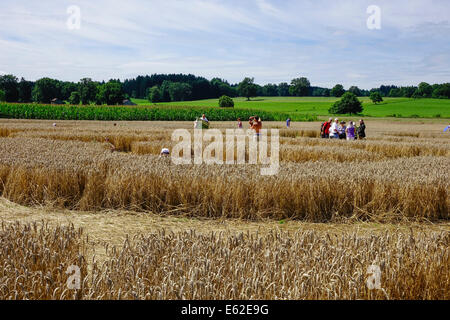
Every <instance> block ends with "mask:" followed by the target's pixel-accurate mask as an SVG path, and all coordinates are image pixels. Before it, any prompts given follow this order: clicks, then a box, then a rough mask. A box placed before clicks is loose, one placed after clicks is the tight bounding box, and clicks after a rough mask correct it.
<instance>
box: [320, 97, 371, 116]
mask: <svg viewBox="0 0 450 320" xmlns="http://www.w3.org/2000/svg"><path fill="white" fill-rule="evenodd" d="M362 110H363V107H362V103H361V101H359V100H358V98H357V97H356V95H354V94H353V93H351V92H346V93H344V95H343V96H342V99H341V100H339V101H336V102H335V103H334V104H333V106H332V107H331V108H330V109H328V112H329V113H332V114H346V113H350V114H352V113H355V114H356V113H361V112H362Z"/></svg>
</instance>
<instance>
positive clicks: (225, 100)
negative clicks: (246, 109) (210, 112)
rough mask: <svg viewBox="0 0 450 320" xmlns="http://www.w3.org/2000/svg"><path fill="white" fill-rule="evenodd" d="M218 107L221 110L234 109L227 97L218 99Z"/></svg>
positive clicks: (232, 102) (231, 101)
mask: <svg viewBox="0 0 450 320" xmlns="http://www.w3.org/2000/svg"><path fill="white" fill-rule="evenodd" d="M219 107H221V108H234V101H233V99H231V98H230V97H228V96H221V97H220V98H219Z"/></svg>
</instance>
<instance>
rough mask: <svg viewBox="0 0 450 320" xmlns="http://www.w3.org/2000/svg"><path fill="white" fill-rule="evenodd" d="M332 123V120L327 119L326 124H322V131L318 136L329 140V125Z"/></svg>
mask: <svg viewBox="0 0 450 320" xmlns="http://www.w3.org/2000/svg"><path fill="white" fill-rule="evenodd" d="M332 122H333V118H330V119H328V121H327V122H324V123H323V125H322V130H321V132H320V135H321V136H322V138H329V137H330V127H331V123H332Z"/></svg>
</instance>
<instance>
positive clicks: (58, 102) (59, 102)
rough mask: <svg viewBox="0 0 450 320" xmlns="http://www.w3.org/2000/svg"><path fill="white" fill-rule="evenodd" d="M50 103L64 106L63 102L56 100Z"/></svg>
mask: <svg viewBox="0 0 450 320" xmlns="http://www.w3.org/2000/svg"><path fill="white" fill-rule="evenodd" d="M51 103H52V104H64V102H63V101H61V100H59V99H58V98H54V99H52V101H51Z"/></svg>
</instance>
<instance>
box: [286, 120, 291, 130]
mask: <svg viewBox="0 0 450 320" xmlns="http://www.w3.org/2000/svg"><path fill="white" fill-rule="evenodd" d="M290 127H291V118H287V120H286V128H290Z"/></svg>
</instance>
